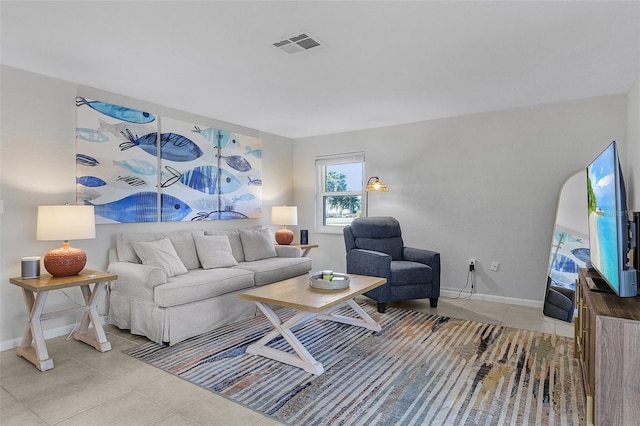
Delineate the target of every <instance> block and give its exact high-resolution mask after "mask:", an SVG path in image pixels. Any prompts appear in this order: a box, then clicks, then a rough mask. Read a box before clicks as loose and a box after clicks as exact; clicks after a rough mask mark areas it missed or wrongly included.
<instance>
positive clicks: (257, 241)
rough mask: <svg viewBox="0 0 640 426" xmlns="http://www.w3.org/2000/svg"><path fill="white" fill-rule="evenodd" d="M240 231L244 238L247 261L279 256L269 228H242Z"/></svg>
mask: <svg viewBox="0 0 640 426" xmlns="http://www.w3.org/2000/svg"><path fill="white" fill-rule="evenodd" d="M238 231H239V232H240V239H241V240H242V250H243V251H244V260H246V261H247V262H252V261H254V260H260V259H268V258H271V257H276V256H278V253H276V249H275V247H274V244H273V239H272V238H271V234H269V230H268V229H259V230H257V229H245V228H240V229H239V230H238Z"/></svg>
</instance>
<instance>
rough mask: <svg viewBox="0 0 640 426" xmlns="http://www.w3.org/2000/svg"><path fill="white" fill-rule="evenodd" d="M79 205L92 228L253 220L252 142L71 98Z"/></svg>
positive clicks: (255, 166)
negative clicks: (90, 216)
mask: <svg viewBox="0 0 640 426" xmlns="http://www.w3.org/2000/svg"><path fill="white" fill-rule="evenodd" d="M76 106H77V114H76V119H77V128H76V147H77V151H76V152H77V154H76V170H77V172H76V187H77V191H76V194H77V202H78V204H91V205H93V206H95V212H96V223H135V222H158V221H162V222H176V221H190V220H227V219H249V218H252V219H253V218H259V217H260V216H261V213H262V143H261V140H260V139H258V138H254V137H250V136H245V135H240V134H237V133H232V132H230V131H227V130H223V129H215V128H211V127H207V126H203V125H201V124H197V123H187V122H184V121H180V120H175V119H172V118H169V117H158V116H157V115H155V114H152V113H149V112H144V111H139V110H134V109H130V108H126V107H122V106H118V105H113V104H109V103H105V102H100V101H96V100H91V99H85V98H80V97H79V98H76Z"/></svg>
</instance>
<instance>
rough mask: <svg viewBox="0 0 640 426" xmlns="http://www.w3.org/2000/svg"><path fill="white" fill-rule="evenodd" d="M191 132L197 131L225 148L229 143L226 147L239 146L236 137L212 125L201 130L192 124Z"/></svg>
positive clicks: (216, 144)
mask: <svg viewBox="0 0 640 426" xmlns="http://www.w3.org/2000/svg"><path fill="white" fill-rule="evenodd" d="M192 132H195V133H199V134H200V135H201V136H202V137H203V138H205V139H206V140H208V141H209V142H211V143H213V144H214V145H215V146H217V147H220V148H227V145H229V146H228V148H230V149H232V148H239V147H240V141H239V140H238V138H236V137H235V136H234V135H233V133H231V132H229V131H228V130H218V129H214V128H213V127H208V128H206V129H204V130H203V129H201V128H200V127H198V126H194V129H193V130H192Z"/></svg>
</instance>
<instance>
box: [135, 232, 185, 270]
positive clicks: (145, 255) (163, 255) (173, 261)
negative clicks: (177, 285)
mask: <svg viewBox="0 0 640 426" xmlns="http://www.w3.org/2000/svg"><path fill="white" fill-rule="evenodd" d="M131 245H132V246H133V249H134V250H135V252H136V254H137V255H138V257H139V258H140V260H141V261H142V264H144V265H149V266H156V267H158V268H160V269H162V270H163V271H165V272H166V273H167V276H168V277H174V276H176V275H181V274H186V273H187V272H188V271H187V268H186V267H185V266H184V263H182V260H180V258H179V257H178V254H177V253H176V250H175V248H173V244H171V241H170V240H169V238H162V239H160V240H157V241H148V242H147V241H134V242H132V243H131Z"/></svg>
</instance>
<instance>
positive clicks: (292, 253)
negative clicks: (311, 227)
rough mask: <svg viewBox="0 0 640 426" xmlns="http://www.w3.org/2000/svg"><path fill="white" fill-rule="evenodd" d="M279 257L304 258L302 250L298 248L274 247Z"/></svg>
mask: <svg viewBox="0 0 640 426" xmlns="http://www.w3.org/2000/svg"><path fill="white" fill-rule="evenodd" d="M274 247H275V248H276V253H278V257H302V250H301V249H300V247H296V246H281V245H274Z"/></svg>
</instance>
